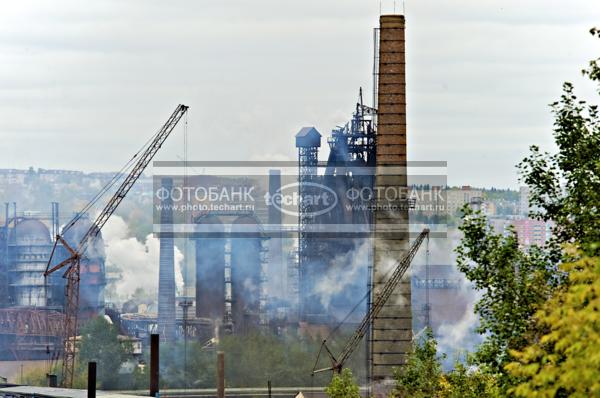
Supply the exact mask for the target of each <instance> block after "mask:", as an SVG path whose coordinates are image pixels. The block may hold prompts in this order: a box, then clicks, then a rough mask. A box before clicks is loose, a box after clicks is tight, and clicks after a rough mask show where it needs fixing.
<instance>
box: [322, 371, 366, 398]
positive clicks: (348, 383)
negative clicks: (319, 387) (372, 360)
mask: <svg viewBox="0 0 600 398" xmlns="http://www.w3.org/2000/svg"><path fill="white" fill-rule="evenodd" d="M325 393H327V396H328V397H329V398H360V390H359V388H358V384H356V380H354V376H352V371H351V370H350V369H348V368H345V369H344V370H342V373H341V374H335V375H334V376H333V379H332V380H331V383H330V384H329V385H328V386H327V387H326V388H325Z"/></svg>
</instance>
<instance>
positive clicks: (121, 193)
mask: <svg viewBox="0 0 600 398" xmlns="http://www.w3.org/2000/svg"><path fill="white" fill-rule="evenodd" d="M187 110H188V107H187V106H185V105H181V104H180V105H178V106H177V108H176V109H175V111H174V112H173V114H171V116H170V117H169V119H168V120H167V122H166V123H165V124H164V125H163V126H162V127H161V129H160V130H159V131H158V133H156V134H155V135H154V137H153V139H152V140H151V142H150V143H149V144H148V146H147V147H146V148H145V150H144V151H143V152H142V153H141V154H138V155H136V157H137V161H136V162H135V164H134V166H133V167H132V169H131V171H130V172H129V174H128V175H127V177H125V179H124V180H123V182H122V183H121V185H120V186H119V188H118V189H117V191H116V192H115V193H114V194H113V196H112V197H111V198H110V200H109V201H108V203H107V204H106V205H105V206H104V208H103V209H102V211H101V212H100V214H99V215H98V216H97V217H96V219H95V221H94V222H93V223H92V224H91V226H90V228H89V229H88V230H87V232H86V233H85V234H84V235H83V237H82V238H81V240H80V241H79V243H78V245H77V247H76V248H73V247H71V246H70V245H69V243H67V241H66V240H65V239H64V238H63V237H62V236H61V235H60V234H57V235H56V243H59V242H60V243H61V244H62V245H63V246H64V247H65V248H66V249H67V251H68V252H69V255H70V256H69V257H68V258H67V259H65V260H63V261H61V262H60V263H58V264H57V265H55V266H53V267H51V266H50V265H51V262H52V257H53V254H54V250H53V251H52V254H51V255H50V259H49V260H48V265H47V267H46V271H45V272H44V277H48V276H49V275H50V274H52V273H54V272H56V271H58V270H60V269H63V268H66V271H65V273H64V274H63V278H65V279H66V281H67V283H66V290H65V295H66V302H65V329H64V331H65V341H64V346H63V349H64V355H63V365H62V370H63V374H62V380H61V386H62V387H72V385H73V373H74V369H75V352H76V347H75V343H76V337H77V314H78V312H79V282H80V280H81V266H80V263H81V259H82V257H83V256H84V254H85V251H86V249H87V247H88V246H89V245H90V243H92V242H93V240H94V239H95V238H96V236H98V233H99V232H100V230H101V229H102V227H103V226H104V225H105V224H106V222H107V221H108V219H109V218H110V216H111V215H112V214H113V213H114V212H115V210H116V209H117V207H119V205H120V204H121V202H122V201H123V199H125V196H126V195H127V193H128V192H129V190H130V189H131V187H132V186H133V184H135V182H136V181H137V179H138V178H139V177H140V176H141V175H142V173H143V172H144V170H145V169H146V167H147V166H148V164H149V163H150V161H151V160H152V158H153V157H154V155H156V152H158V150H159V149H160V147H161V146H162V144H163V143H164V142H165V140H166V139H167V138H168V137H169V135H170V134H171V132H172V131H173V129H174V128H175V126H177V123H178V122H179V121H180V120H181V118H182V117H183V115H185V113H186V112H187ZM138 156H139V157H138ZM56 243H55V245H56ZM55 247H56V246H55Z"/></svg>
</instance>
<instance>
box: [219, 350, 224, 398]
mask: <svg viewBox="0 0 600 398" xmlns="http://www.w3.org/2000/svg"><path fill="white" fill-rule="evenodd" d="M217 397H218V398H225V353H224V352H223V351H219V352H217Z"/></svg>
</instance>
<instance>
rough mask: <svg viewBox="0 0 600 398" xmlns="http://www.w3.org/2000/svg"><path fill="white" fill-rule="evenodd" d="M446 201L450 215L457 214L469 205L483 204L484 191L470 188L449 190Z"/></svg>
mask: <svg viewBox="0 0 600 398" xmlns="http://www.w3.org/2000/svg"><path fill="white" fill-rule="evenodd" d="M446 200H447V201H448V203H447V209H448V214H455V213H456V212H457V211H458V210H460V209H461V208H462V207H463V206H464V205H465V204H467V203H478V204H481V203H482V201H483V191H482V190H481V189H472V188H471V187H470V186H468V185H467V186H463V187H461V188H449V189H448V190H446Z"/></svg>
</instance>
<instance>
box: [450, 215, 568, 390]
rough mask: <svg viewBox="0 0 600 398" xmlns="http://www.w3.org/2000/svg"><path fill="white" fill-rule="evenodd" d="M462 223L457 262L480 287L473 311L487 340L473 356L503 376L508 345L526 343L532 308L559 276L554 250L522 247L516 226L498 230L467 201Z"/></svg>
mask: <svg viewBox="0 0 600 398" xmlns="http://www.w3.org/2000/svg"><path fill="white" fill-rule="evenodd" d="M459 228H460V230H461V231H462V233H463V234H464V237H463V239H462V240H461V242H460V244H459V246H458V247H457V249H456V252H457V254H458V257H457V265H458V268H459V270H460V271H461V272H463V273H464V274H465V276H466V277H467V279H468V280H470V281H471V282H473V285H474V288H475V289H476V290H479V291H480V292H481V298H480V299H479V301H478V302H477V303H476V304H475V312H476V313H477V315H479V326H478V332H479V333H481V334H484V335H485V336H486V340H485V341H484V343H483V344H482V345H481V346H480V347H479V349H478V351H477V352H476V353H475V356H474V358H475V360H476V362H477V363H478V364H479V365H482V366H484V367H485V368H486V369H489V370H490V371H491V372H492V373H496V374H499V375H501V376H502V377H504V376H507V375H506V373H505V371H504V365H506V364H507V363H508V362H509V361H510V355H509V350H510V349H519V348H522V347H524V346H525V345H526V344H527V342H528V341H529V338H530V335H529V334H530V333H531V324H532V316H533V314H534V313H535V311H536V310H537V309H538V308H539V306H540V304H541V303H543V302H544V301H545V300H546V299H547V298H548V296H549V295H550V293H551V291H552V289H554V287H555V286H557V285H558V284H559V282H560V278H558V277H557V273H556V270H557V269H556V266H555V265H554V264H555V260H556V254H555V253H554V252H553V251H552V250H550V251H546V250H543V249H542V248H539V247H535V246H534V247H532V248H531V249H530V250H529V251H522V250H520V249H519V246H518V240H517V236H516V234H515V233H514V231H511V232H510V233H509V234H508V235H507V236H503V235H501V234H497V233H495V232H494V231H493V229H492V227H491V226H489V225H488V223H487V219H486V218H485V217H484V216H483V215H482V214H481V213H479V212H477V211H474V210H472V209H471V208H469V207H468V206H467V207H465V208H464V219H463V223H462V225H461V226H460V227H459ZM507 383H509V380H502V384H504V385H505V386H507V385H508V384H507Z"/></svg>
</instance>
